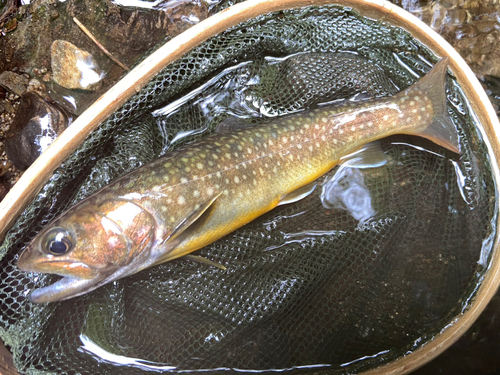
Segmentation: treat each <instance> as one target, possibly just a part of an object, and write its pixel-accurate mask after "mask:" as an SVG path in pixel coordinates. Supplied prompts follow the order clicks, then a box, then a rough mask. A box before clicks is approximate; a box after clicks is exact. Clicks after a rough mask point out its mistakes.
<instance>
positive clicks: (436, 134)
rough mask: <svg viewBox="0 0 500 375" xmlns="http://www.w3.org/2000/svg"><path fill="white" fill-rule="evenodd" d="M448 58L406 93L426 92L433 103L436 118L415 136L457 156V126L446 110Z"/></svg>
mask: <svg viewBox="0 0 500 375" xmlns="http://www.w3.org/2000/svg"><path fill="white" fill-rule="evenodd" d="M447 66H448V57H443V58H442V59H441V60H440V61H439V62H438V63H437V64H436V65H435V66H434V67H433V68H432V69H431V71H430V72H429V73H427V75H425V76H424V77H423V78H421V79H420V80H419V81H418V82H417V83H415V84H414V85H413V86H411V87H410V88H409V89H408V90H406V91H405V93H406V95H411V92H412V91H414V90H418V91H421V92H424V93H425V94H426V95H427V97H428V98H429V99H430V101H431V103H432V108H433V111H434V117H433V120H432V123H431V124H430V125H428V126H427V127H426V128H425V129H422V128H420V129H418V130H417V131H416V132H415V134H416V135H419V136H421V137H424V138H427V139H429V140H431V141H432V142H434V143H436V144H438V145H440V146H442V147H445V148H447V149H448V150H450V151H453V152H455V153H457V154H459V153H460V144H459V141H458V134H457V129H456V128H455V125H453V123H452V122H451V120H450V118H449V116H448V110H447V108H446V88H445V84H446V68H447Z"/></svg>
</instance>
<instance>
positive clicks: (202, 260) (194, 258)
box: [184, 254, 227, 270]
mask: <svg viewBox="0 0 500 375" xmlns="http://www.w3.org/2000/svg"><path fill="white" fill-rule="evenodd" d="M184 258H185V259H189V260H192V261H194V262H198V263H202V264H205V265H207V266H211V267H216V268H219V269H221V270H226V269H227V268H226V267H224V266H223V265H222V264H220V263H217V262H214V261H212V260H210V259H207V258H203V257H201V256H199V255H193V254H188V255H185V256H184Z"/></svg>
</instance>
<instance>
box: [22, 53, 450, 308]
mask: <svg viewBox="0 0 500 375" xmlns="http://www.w3.org/2000/svg"><path fill="white" fill-rule="evenodd" d="M446 67H447V61H446V59H442V60H441V61H440V62H439V63H438V64H437V65H436V66H435V67H434V68H433V69H432V70H431V71H430V72H429V73H428V74H427V75H426V76H425V77H423V78H422V79H420V80H419V81H418V82H417V83H416V84H415V85H414V86H412V87H410V88H408V89H407V90H404V91H402V92H400V93H399V94H397V95H396V96H394V97H390V98H381V99H373V100H367V101H364V102H358V103H353V102H346V103H344V104H342V105H332V106H325V107H321V108H318V109H314V110H310V111H307V112H303V113H302V114H299V115H293V116H286V117H282V118H277V119H276V120H275V121H274V122H273V123H270V124H263V125H258V126H254V127H251V128H244V129H239V130H235V131H232V132H227V133H224V134H214V135H211V136H209V137H206V138H205V139H203V140H201V141H198V142H194V143H192V144H190V145H188V146H187V147H185V148H183V149H181V150H177V151H175V152H172V153H171V154H170V155H168V156H166V157H163V158H161V159H158V160H156V161H154V162H152V163H150V164H148V165H145V166H143V167H141V168H139V169H137V170H135V171H133V172H131V173H129V174H127V175H125V176H124V177H122V178H120V179H118V180H117V181H116V182H114V183H112V184H111V185H109V186H107V187H105V188H103V189H102V190H100V191H98V192H97V193H95V194H94V195H92V196H90V197H89V198H87V199H85V200H83V201H82V202H80V203H79V204H77V205H76V206H74V207H72V208H70V209H69V210H68V211H66V212H65V213H64V214H63V215H62V216H61V217H59V218H58V219H57V220H55V221H54V222H52V223H51V224H50V225H49V226H48V227H47V228H46V229H44V230H43V231H42V232H41V233H39V234H38V235H37V236H36V237H35V239H34V240H33V241H32V243H31V244H30V245H28V246H27V247H26V249H25V250H24V252H23V253H22V254H21V256H20V258H19V261H18V266H19V268H20V269H21V270H24V271H31V272H45V273H52V274H57V275H61V276H63V278H62V279H60V280H59V281H57V282H55V283H54V284H52V285H49V286H47V287H44V288H41V289H38V290H35V291H34V292H33V293H32V294H31V295H30V299H31V301H33V302H51V301H57V300H63V299H67V298H71V297H75V296H78V295H81V294H84V293H87V292H89V291H91V290H94V289H96V288H98V287H100V286H102V285H104V284H106V283H109V282H110V281H113V280H117V279H120V278H122V277H125V276H128V275H131V274H134V273H136V272H139V271H141V270H143V269H145V268H148V267H151V266H154V265H157V264H160V263H163V262H166V261H169V260H172V259H176V258H179V257H182V256H185V255H187V254H190V253H192V252H193V251H195V250H198V249H200V248H202V247H204V246H206V245H208V244H210V243H212V242H214V241H216V240H217V239H219V238H221V237H223V236H225V235H226V234H228V233H230V232H232V231H234V230H236V229H237V228H240V227H241V226H243V225H245V224H246V223H248V222H250V221H252V220H254V219H255V218H257V217H259V216H260V215H262V214H264V213H266V212H268V211H270V210H272V209H273V208H274V207H276V206H278V205H280V204H285V203H291V202H295V201H297V200H299V199H301V198H303V197H305V196H307V195H308V194H309V193H310V192H311V191H312V190H313V189H314V186H315V185H314V181H315V180H316V179H317V178H319V177H321V176H322V175H323V174H325V173H326V172H328V171H329V170H331V169H332V168H333V167H334V166H335V165H336V164H338V163H339V161H340V160H341V159H342V158H343V157H344V156H345V155H348V154H351V153H353V152H355V151H356V150H359V149H360V148H361V147H362V146H363V145H365V144H368V143H370V142H373V141H375V140H378V139H381V138H384V137H387V136H390V135H393V134H413V135H418V136H421V137H425V138H428V139H430V140H432V141H433V142H435V143H437V144H438V145H440V146H442V147H445V148H447V149H449V150H451V151H453V152H456V153H458V152H459V143H458V137H457V133H456V129H455V127H454V125H453V124H452V123H451V121H450V119H449V117H448V115H447V110H446V97H445V73H446ZM221 272H224V271H221Z"/></svg>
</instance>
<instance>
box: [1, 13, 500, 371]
mask: <svg viewBox="0 0 500 375" xmlns="http://www.w3.org/2000/svg"><path fill="white" fill-rule="evenodd" d="M226 5H228V4H226ZM435 61H437V58H436V57H434V56H433V55H431V54H430V53H429V51H428V50H427V49H426V48H425V47H423V46H421V45H420V44H419V43H418V42H416V41H415V40H414V39H412V38H411V36H410V35H409V34H408V33H406V32H404V31H402V30H400V29H398V28H395V27H392V26H389V25H387V24H385V23H383V22H376V21H372V20H368V19H365V18H362V17H360V16H359V15H358V14H357V13H356V12H353V11H352V10H349V9H345V8H341V7H337V6H325V7H320V8H318V7H307V8H304V9H301V10H291V11H283V12H278V13H275V14H271V15H266V16H262V17H259V18H257V19H254V20H251V21H249V22H246V23H243V24H241V25H239V26H237V27H234V28H232V29H230V30H228V31H226V32H223V33H221V34H220V35H218V36H216V37H213V38H211V39H209V40H208V41H207V42H205V43H203V44H202V45H200V46H199V47H197V48H195V49H194V50H193V51H192V52H190V53H189V54H187V55H186V56H184V57H182V58H181V59H180V60H178V61H177V62H175V63H173V64H171V65H170V66H168V67H166V68H165V69H164V70H163V71H161V72H160V73H159V74H158V75H157V76H156V77H155V78H154V79H153V80H151V82H150V83H149V84H148V85H147V86H146V87H145V88H144V89H143V90H141V92H139V93H138V94H137V95H135V96H134V97H132V98H131V99H130V100H129V101H128V102H127V103H126V104H124V105H123V107H122V108H120V109H119V110H118V111H116V112H115V113H114V114H113V115H112V116H111V117H110V118H109V119H108V120H106V121H105V122H104V123H103V124H101V126H100V127H99V128H98V129H97V130H96V131H95V132H93V133H92V134H91V135H90V136H89V138H88V139H87V140H86V141H85V142H84V143H83V144H82V145H81V147H80V148H79V149H78V150H77V151H76V152H75V153H74V154H73V155H72V156H71V157H70V158H69V159H68V160H67V161H65V162H64V164H63V165H62V166H61V167H60V168H59V169H58V170H57V171H56V172H55V173H54V175H53V176H52V177H51V179H50V180H49V182H48V183H47V184H46V185H45V186H44V188H43V189H42V191H41V192H40V194H39V195H38V196H37V197H36V199H35V200H34V201H33V203H31V204H30V206H29V207H28V208H27V209H26V210H25V212H24V213H23V214H22V215H21V216H20V218H19V219H18V220H17V222H16V224H15V225H14V226H13V228H12V229H11V230H10V231H9V233H8V235H7V237H6V239H5V241H4V243H3V245H2V247H1V249H0V251H1V252H0V254H1V255H2V259H1V261H0V263H1V264H0V267H1V269H2V273H1V283H0V306H1V307H0V332H1V336H2V339H3V340H4V342H5V343H6V344H7V345H9V346H10V349H11V351H12V352H13V354H14V360H15V363H16V365H17V367H18V368H19V370H20V371H22V372H27V373H37V374H39V373H40V374H41V373H43V374H45V373H62V374H76V373H78V374H96V373H99V374H114V373H117V374H119V373H127V374H131V373H137V374H140V373H146V372H149V371H172V372H178V371H186V370H187V371H190V370H191V371H195V372H196V371H199V370H206V369H216V370H217V371H221V372H225V371H229V370H230V369H239V370H259V371H265V370H272V369H293V370H292V371H294V372H297V373H302V372H305V373H307V372H316V373H320V372H328V373H347V372H353V371H360V370H363V369H368V368H372V367H374V366H377V365H379V364H382V363H385V362H387V361H390V360H393V359H395V358H397V357H399V356H401V355H403V354H405V353H407V352H409V351H412V350H415V349H416V348H418V347H419V346H420V345H421V344H422V343H424V342H425V341H426V340H428V339H430V338H432V337H433V335H435V334H436V333H438V332H439V331H440V330H441V329H442V328H443V327H444V326H446V325H447V324H448V323H449V322H450V321H451V319H452V318H453V317H454V316H455V315H457V314H459V313H460V312H461V311H462V310H463V309H464V308H466V307H467V304H468V301H469V300H470V297H471V296H472V295H473V293H474V290H475V288H476V286H477V283H478V281H479V280H480V278H481V272H482V271H483V270H484V268H485V267H487V264H488V250H489V249H490V247H491V241H489V240H490V239H491V238H492V235H493V233H494V230H495V228H494V227H493V226H492V222H494V220H493V219H494V218H495V215H496V211H495V205H496V197H495V188H494V181H493V178H492V174H491V169H490V164H489V163H490V162H489V157H488V150H487V149H486V146H485V144H484V143H483V142H482V140H481V137H480V135H479V133H478V131H477V129H476V127H475V125H474V123H473V122H472V120H471V116H470V115H469V113H468V107H467V104H466V100H465V99H464V97H463V95H462V93H461V90H460V88H459V87H458V86H457V84H456V83H455V82H454V81H453V80H452V79H451V78H450V77H448V93H447V94H448V99H449V103H448V104H449V105H448V112H449V115H450V117H451V118H452V120H453V122H454V123H455V125H456V126H457V131H458V132H459V135H460V139H461V148H462V150H461V155H460V156H457V155H454V154H452V153H450V152H447V151H445V150H443V149H442V148H439V147H437V146H435V145H433V144H431V143H430V142H427V141H424V140H421V139H417V138H415V137H391V138H389V139H387V140H384V141H383V142H382V148H383V150H384V152H385V153H386V155H387V158H388V162H387V163H386V165H385V166H383V167H379V168H370V169H363V170H359V169H355V168H344V167H342V166H341V167H338V168H337V169H335V170H334V171H332V172H330V173H329V174H328V175H326V176H324V177H323V178H322V179H321V181H320V182H321V185H320V188H318V189H316V190H315V192H314V193H313V194H311V195H310V196H309V197H307V198H305V199H303V200H301V201H299V202H297V203H295V204H290V205H285V206H282V207H278V208H277V209H275V210H273V211H271V212H269V213H268V214H266V215H264V216H262V217H260V218H259V219H257V220H255V221H253V222H252V223H250V224H248V225H246V226H245V227H243V228H241V229H239V230H237V231H235V232H233V233H232V234H230V235H228V236H226V237H224V238H222V239H221V240H219V241H217V242H215V243H214V244H212V245H210V246H207V247H205V248H204V249H202V250H200V251H199V252H198V253H197V254H199V255H201V256H204V257H207V258H209V259H211V260H213V261H215V262H218V263H221V264H223V265H225V266H226V268H227V269H226V270H221V269H218V268H214V267H207V266H206V265H203V264H198V263H193V262H190V261H186V260H182V259H180V260H175V261H172V262H168V263H165V264H162V265H160V266H157V267H153V268H150V269H147V270H144V271H142V272H140V273H138V274H136V275H133V276H131V277H128V278H125V279H121V280H119V281H116V282H114V283H112V284H109V285H106V286H104V287H102V288H100V289H98V290H96V291H94V292H92V293H89V294H87V295H84V296H82V297H78V298H75V299H71V300H67V301H63V302H60V303H59V302H58V303H51V304H39V305H34V304H31V303H30V302H29V300H28V299H27V295H28V294H29V293H30V292H31V291H32V290H33V289H37V288H39V287H42V286H45V285H48V284H50V283H52V282H53V281H54V280H55V279H56V278H57V277H52V276H47V275H41V274H30V273H23V272H20V271H19V270H18V269H17V268H16V265H15V263H16V260H17V258H18V255H19V253H20V252H21V250H22V249H23V248H24V247H25V246H26V244H28V243H29V242H30V240H31V239H32V238H33V237H34V236H35V234H36V233H37V232H39V231H40V230H41V229H42V228H44V226H46V225H47V224H48V223H49V222H50V221H51V220H52V219H54V218H55V217H56V216H57V215H59V214H60V213H62V211H64V210H65V209H66V208H68V207H69V206H71V205H72V204H74V203H75V202H78V201H79V200H81V199H82V198H84V197H86V196H88V195H90V194H91V193H92V192H94V191H96V190H97V189H99V188H100V187H102V186H104V185H106V184H107V183H109V182H110V181H112V180H113V179H115V178H117V177H119V176H121V175H123V174H124V173H126V172H128V171H130V170H132V169H135V168H137V167H139V166H140V165H143V164H144V163H146V162H148V161H150V160H152V159H154V158H156V157H158V156H160V155H163V154H166V153H168V152H170V151H172V150H174V149H176V148H178V147H179V146H180V145H183V144H185V143H186V142H189V141H192V140H194V139H199V138H200V137H203V136H206V135H208V134H211V133H213V132H214V131H215V130H216V128H217V129H218V131H224V129H232V128H234V127H235V126H241V124H242V123H247V125H249V126H251V124H254V123H260V122H265V121H269V119H270V118H272V117H274V116H281V115H287V114H292V113H295V112H297V111H301V110H302V109H304V108H314V107H315V106H317V105H319V104H321V103H325V102H330V101H334V100H338V99H342V98H352V97H355V98H356V95H358V97H359V95H361V96H372V97H373V96H375V97H378V96H388V95H393V94H394V93H396V92H398V91H400V90H401V89H404V88H406V87H408V86H409V85H410V84H412V83H414V82H415V81H416V80H417V79H418V76H422V75H423V74H425V72H427V71H428V70H429V69H430V67H431V66H430V64H429V62H435Z"/></svg>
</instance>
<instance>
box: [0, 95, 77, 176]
mask: <svg viewBox="0 0 500 375" xmlns="http://www.w3.org/2000/svg"><path fill="white" fill-rule="evenodd" d="M68 123H69V119H68V117H67V116H66V114H65V113H63V112H62V111H61V110H59V109H58V108H56V107H55V106H53V105H52V104H50V103H48V102H47V101H46V100H44V99H43V98H41V97H40V96H39V95H37V94H35V93H33V92H28V93H26V94H25V95H23V96H22V97H21V102H20V104H19V109H18V111H17V114H16V117H15V118H14V121H13V123H12V126H11V128H10V133H11V134H12V136H11V137H10V138H8V139H7V140H6V141H5V152H6V153H7V156H8V157H9V159H10V160H11V161H12V162H13V163H14V164H15V165H16V166H18V167H20V168H27V167H29V166H30V165H31V163H33V161H35V159H36V158H37V157H38V156H39V155H40V154H41V153H42V152H43V151H44V150H45V149H47V147H48V146H49V145H50V144H51V143H52V142H53V141H54V140H55V139H56V138H57V136H58V135H59V134H60V133H61V132H62V131H63V130H64V129H66V127H67V126H68Z"/></svg>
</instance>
